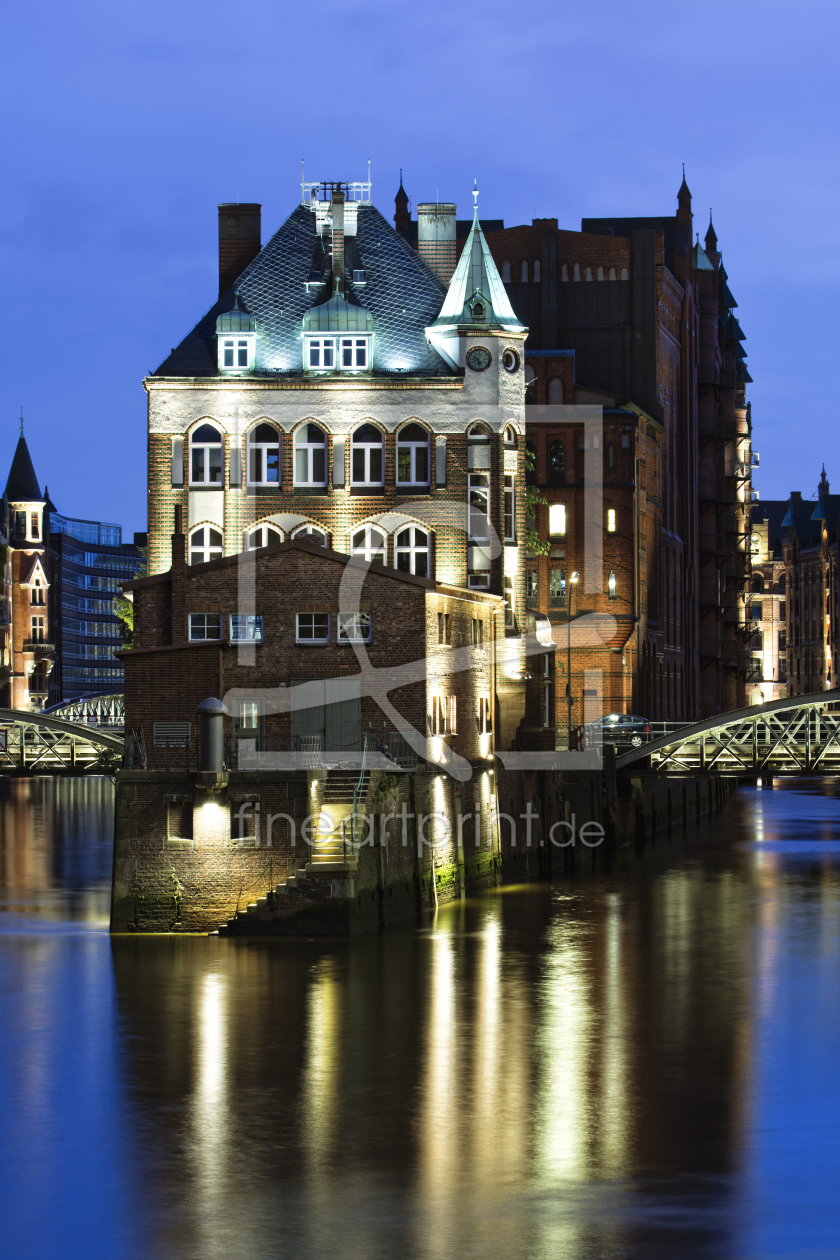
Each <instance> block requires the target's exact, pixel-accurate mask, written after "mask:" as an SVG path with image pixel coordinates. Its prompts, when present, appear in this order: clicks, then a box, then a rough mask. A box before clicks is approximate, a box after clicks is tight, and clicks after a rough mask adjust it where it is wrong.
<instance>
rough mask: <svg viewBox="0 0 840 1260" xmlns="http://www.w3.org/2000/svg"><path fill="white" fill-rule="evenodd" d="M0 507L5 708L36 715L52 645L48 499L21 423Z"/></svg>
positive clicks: (44, 690)
mask: <svg viewBox="0 0 840 1260" xmlns="http://www.w3.org/2000/svg"><path fill="white" fill-rule="evenodd" d="M3 508H4V512H3V515H4V522H3V526H4V528H3V533H4V535H5V537H6V538H7V539H8V545H7V548H6V554H7V562H6V566H5V567H6V592H5V601H4V602H5V622H6V627H7V630H6V633H7V636H8V637H7V646H6V649H5V654H6V660H5V662H4V664H5V668H6V671H7V677H8V705H9V707H10V708H12V709H22V710H24V711H38V710H40V709H43V707H44V705H45V703H46V700H47V695H48V690H49V682H48V679H49V676H50V672H51V670H52V667H53V659H54V653H55V645H54V643H53V641H52V637H53V636H52V627H51V624H50V617H49V609H48V603H47V594H48V591H49V585H50V583H49V560H48V556H47V551H46V539H45V536H44V535H45V528H47V521H46V519H45V517H46V500H45V498H44V496H43V495H42V494H41V488H40V486H39V484H38V478H37V477H36V475H35V469H34V467H33V465H32V458H31V456H30V454H29V447H28V446H27V444H26V438H25V437H24V436H23V421H22V420H21V424H20V438H19V439H18V444H17V447H16V448H15V454H14V458H13V459H12V466H11V468H10V469H9V476H8V480H7V482H6V489H5V492H4V496H3Z"/></svg>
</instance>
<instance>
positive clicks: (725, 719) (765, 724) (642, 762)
mask: <svg viewBox="0 0 840 1260" xmlns="http://www.w3.org/2000/svg"><path fill="white" fill-rule="evenodd" d="M616 769H617V770H619V771H625V772H627V771H629V772H631V773H632V772H635V773H637V774H649V773H654V774H698V773H701V774H719V775H737V776H744V777H753V776H754V777H756V778H762V777H767V778H770V777H772V776H773V775H817V774H818V775H831V774H840V691H820V692H817V693H816V694H814V695H808V696H790V697H788V698H787V699H785V700H770V701H769V702H768V703H767V704H757V705H753V706H752V707H750V708H749V709H737V710H736V711H734V712H733V713H722V714H720V715H719V716H718V717H714V718H708V719H707V720H706V721H705V722H697V723H695V724H694V725H693V726H684V727H683V728H682V729H681V730H680V731H677V732H674V733H673V734H668V735H665V736H663V737H662V738H661V739H657V740H654V741H653V742H652V743H650V744H645V745H643V747H641V748H634V749H633V750H632V751H631V752H628V753H625V754H624V755H623V756H621V757H619V758H618V759H617V761H616Z"/></svg>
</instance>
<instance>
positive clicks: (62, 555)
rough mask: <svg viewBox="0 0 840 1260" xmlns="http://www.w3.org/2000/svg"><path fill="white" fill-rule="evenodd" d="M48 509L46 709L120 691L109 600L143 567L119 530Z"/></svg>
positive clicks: (140, 541)
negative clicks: (50, 650) (50, 658)
mask: <svg viewBox="0 0 840 1260" xmlns="http://www.w3.org/2000/svg"><path fill="white" fill-rule="evenodd" d="M47 507H48V510H49V535H48V548H49V557H50V595H49V598H50V625H51V626H52V631H53V638H54V642H55V665H54V667H53V671H52V673H51V674H50V679H49V689H50V690H49V699H48V701H47V704H48V706H52V705H54V704H60V703H62V702H63V701H65V700H74V699H76V698H78V697H79V696H88V695H103V694H107V693H108V692H120V691H122V689H123V669H122V665H121V664H120V662H119V660H117V658H116V657H115V656H114V652H115V651H117V650H118V649H119V648H121V647H122V643H123V640H122V636H121V634H120V621H119V618H118V617H117V615H116V612H115V608H114V601H115V598H116V596H117V594H118V593H119V586H120V584H121V583H122V582H125V581H128V580H129V579H131V578H133V577H136V576H137V574H138V573H139V572H140V570H141V569H142V568H143V564H144V558H143V553H142V552H141V550H140V547H142V546H145V542H146V536H145V534H135V535H134V544H131V543H125V544H124V543H123V540H122V527H121V526H120V525H112V524H109V523H107V522H105V521H85V520H76V519H74V518H72V517H67V516H62V515H61V513H60V512H57V511H56V510H55V508H54V506H53V505H52V503H49V501H48V503H47Z"/></svg>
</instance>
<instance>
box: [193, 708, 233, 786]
mask: <svg viewBox="0 0 840 1260" xmlns="http://www.w3.org/2000/svg"><path fill="white" fill-rule="evenodd" d="M228 712H229V710H228V709H226V708H225V706H224V705H223V704H222V702H221V700H217V699H216V698H215V696H211V697H210V698H209V699H207V700H202V702H201V704H200V705H199V706H198V708H197V709H196V713H200V714H201V769H202V770H213V771H215V772H216V773H217V774H218V773H221V771H222V770H224V768H225V717H226V715H227V714H228Z"/></svg>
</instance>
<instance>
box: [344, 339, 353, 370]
mask: <svg viewBox="0 0 840 1260" xmlns="http://www.w3.org/2000/svg"><path fill="white" fill-rule="evenodd" d="M341 366H342V367H352V366H353V343H352V341H343V342H342V343H341Z"/></svg>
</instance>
